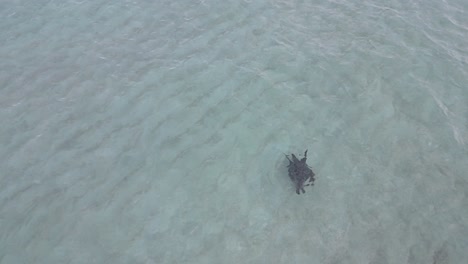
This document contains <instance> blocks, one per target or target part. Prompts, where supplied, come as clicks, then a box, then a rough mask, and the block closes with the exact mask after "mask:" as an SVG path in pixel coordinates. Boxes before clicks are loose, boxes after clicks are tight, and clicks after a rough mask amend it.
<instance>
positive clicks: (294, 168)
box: [285, 150, 315, 194]
mask: <svg viewBox="0 0 468 264" xmlns="http://www.w3.org/2000/svg"><path fill="white" fill-rule="evenodd" d="M285 156H286V158H287V159H288V160H289V165H288V173H289V178H291V180H292V181H293V182H294V185H295V186H296V193H297V194H300V191H302V193H305V190H304V187H305V186H309V185H314V181H315V178H314V176H315V173H314V172H313V171H312V169H311V168H310V167H309V166H308V165H307V163H306V161H307V150H306V151H305V152H304V157H303V158H302V159H301V160H299V159H298V158H297V157H296V155H294V154H291V157H292V160H291V159H290V158H289V157H288V155H286V154H285ZM307 180H309V182H308V183H306V182H307Z"/></svg>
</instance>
